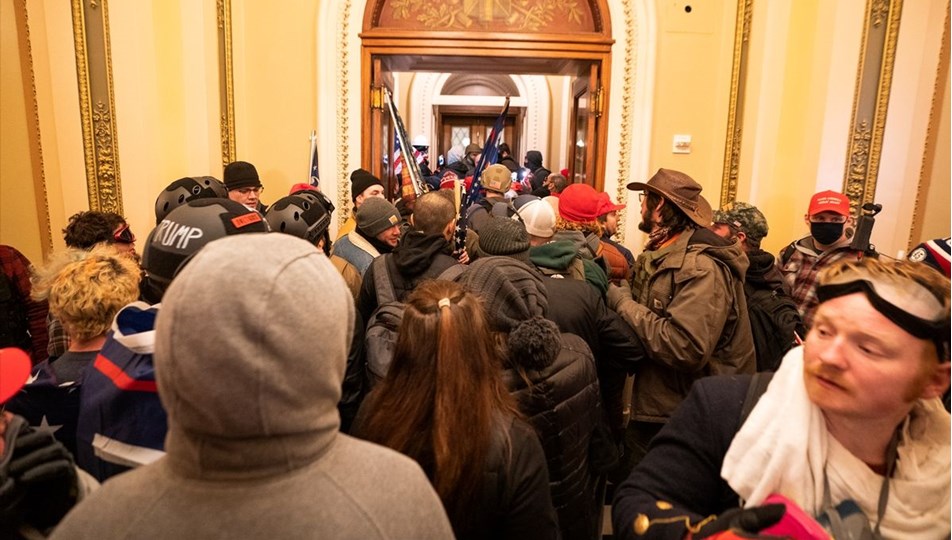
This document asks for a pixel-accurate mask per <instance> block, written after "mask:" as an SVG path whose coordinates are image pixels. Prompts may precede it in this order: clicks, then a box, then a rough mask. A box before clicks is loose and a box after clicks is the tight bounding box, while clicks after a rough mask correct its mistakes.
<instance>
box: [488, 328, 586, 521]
mask: <svg viewBox="0 0 952 540" xmlns="http://www.w3.org/2000/svg"><path fill="white" fill-rule="evenodd" d="M537 321H541V319H536V320H531V321H529V325H533V324H537ZM544 323H545V325H546V326H547V329H543V330H541V331H536V332H538V333H537V335H535V336H532V337H531V338H530V340H532V339H534V340H535V341H536V343H535V345H536V346H535V347H534V348H531V347H530V350H529V352H525V351H524V350H523V351H517V350H516V349H515V348H514V346H513V343H512V342H513V339H514V336H515V335H516V334H518V333H520V332H522V331H523V328H524V327H525V326H527V325H522V326H520V327H517V329H516V330H514V331H513V333H512V334H510V349H509V354H508V356H509V363H510V366H511V367H510V369H508V370H507V371H506V372H505V374H504V379H505V382H506V385H507V387H508V388H509V391H510V392H511V393H512V394H513V395H514V396H515V397H516V399H517V400H518V402H519V408H520V410H521V411H522V413H523V414H525V415H526V416H527V417H528V419H529V422H530V423H531V424H532V426H533V427H534V428H535V430H536V432H537V433H538V434H539V438H540V439H541V441H542V449H543V450H544V451H545V456H546V462H547V465H548V469H549V486H550V487H551V491H552V504H553V505H554V506H555V510H556V512H557V513H558V516H559V525H560V527H559V528H560V529H561V531H562V538H563V539H592V538H595V536H596V531H597V527H598V524H599V522H600V520H601V504H600V502H601V501H599V500H598V494H599V493H598V490H597V484H598V475H597V473H596V472H595V471H593V470H592V464H591V462H590V459H589V453H590V447H591V445H592V442H593V438H594V437H597V436H598V434H597V432H596V430H597V428H598V425H599V423H600V422H603V421H604V420H603V418H602V412H601V397H600V396H599V392H598V378H597V376H596V371H595V360H594V358H592V353H591V351H590V350H589V348H588V346H587V345H586V344H585V342H584V341H582V339H581V338H579V337H578V336H574V335H571V334H562V335H561V337H559V334H558V330H557V328H556V327H555V325H554V324H553V323H552V322H551V321H544Z"/></svg>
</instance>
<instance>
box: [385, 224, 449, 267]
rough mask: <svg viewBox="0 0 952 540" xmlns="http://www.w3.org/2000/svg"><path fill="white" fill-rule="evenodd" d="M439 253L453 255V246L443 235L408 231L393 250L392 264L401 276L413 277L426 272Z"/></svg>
mask: <svg viewBox="0 0 952 540" xmlns="http://www.w3.org/2000/svg"><path fill="white" fill-rule="evenodd" d="M439 253H442V254H444V255H451V254H452V253H453V246H451V245H450V243H449V242H447V241H446V238H444V237H443V235H441V234H424V233H423V232H421V231H408V232H407V233H406V234H404V235H403V238H402V239H401V240H400V245H398V246H397V247H396V248H395V249H394V250H393V262H394V264H395V265H396V266H397V270H399V271H400V273H401V274H403V275H404V276H408V277H413V276H418V275H420V274H422V273H423V272H426V270H427V269H428V268H429V267H430V265H431V264H432V263H433V258H434V257H436V255H437V254H439Z"/></svg>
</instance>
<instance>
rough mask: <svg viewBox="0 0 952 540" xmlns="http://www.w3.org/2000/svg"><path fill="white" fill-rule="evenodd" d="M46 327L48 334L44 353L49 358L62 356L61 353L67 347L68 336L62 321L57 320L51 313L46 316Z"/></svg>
mask: <svg viewBox="0 0 952 540" xmlns="http://www.w3.org/2000/svg"><path fill="white" fill-rule="evenodd" d="M46 328H47V331H48V333H49V336H50V339H49V345H47V347H46V353H47V354H48V355H49V356H50V358H51V359H53V360H55V359H57V358H59V357H60V356H63V353H65V352H66V351H67V350H68V349H69V336H68V335H67V334H66V329H65V328H63V323H61V322H59V319H57V318H56V317H54V316H53V314H52V313H50V314H49V315H47V316H46Z"/></svg>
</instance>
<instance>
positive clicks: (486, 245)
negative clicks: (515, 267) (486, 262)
mask: <svg viewBox="0 0 952 540" xmlns="http://www.w3.org/2000/svg"><path fill="white" fill-rule="evenodd" d="M476 252H477V254H478V255H479V256H480V257H488V256H493V255H499V256H504V257H511V258H513V259H516V260H517V261H522V262H524V263H526V264H529V233H528V232H526V226H525V225H523V224H522V222H520V221H518V220H515V219H509V218H504V217H499V216H493V217H490V218H489V220H488V221H486V223H484V224H483V226H482V227H480V228H479V244H478V245H477V247H476Z"/></svg>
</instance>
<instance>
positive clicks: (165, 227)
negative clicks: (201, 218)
mask: <svg viewBox="0 0 952 540" xmlns="http://www.w3.org/2000/svg"><path fill="white" fill-rule="evenodd" d="M204 235H205V231H203V230H202V229H199V228H198V227H189V226H187V225H181V224H179V223H175V222H174V221H169V220H167V219H165V220H162V223H159V226H158V229H157V230H156V233H155V236H156V238H157V239H158V241H159V243H160V244H162V245H163V246H173V245H174V247H175V248H176V249H180V250H185V249H187V248H188V243H189V242H191V241H192V240H194V239H196V238H201V237H202V236H204Z"/></svg>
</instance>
